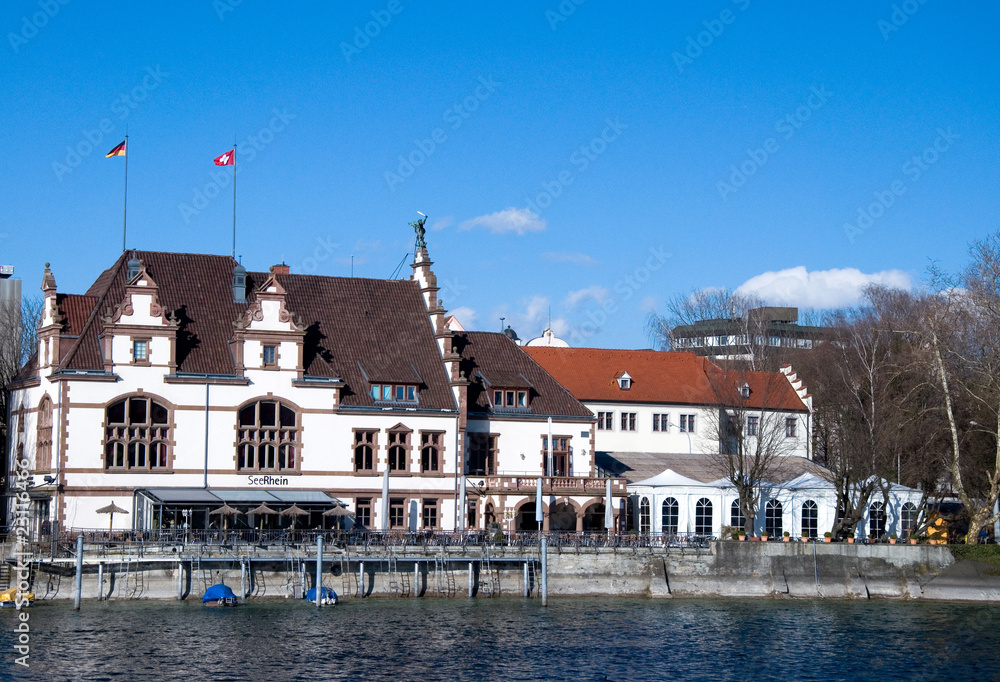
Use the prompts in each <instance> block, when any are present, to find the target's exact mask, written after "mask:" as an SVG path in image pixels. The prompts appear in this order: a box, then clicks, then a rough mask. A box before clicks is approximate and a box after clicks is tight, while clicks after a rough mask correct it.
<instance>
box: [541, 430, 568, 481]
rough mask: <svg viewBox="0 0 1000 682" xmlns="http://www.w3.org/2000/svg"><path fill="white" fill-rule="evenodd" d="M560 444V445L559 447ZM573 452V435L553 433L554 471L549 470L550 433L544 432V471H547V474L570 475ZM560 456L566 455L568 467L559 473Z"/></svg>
mask: <svg viewBox="0 0 1000 682" xmlns="http://www.w3.org/2000/svg"><path fill="white" fill-rule="evenodd" d="M557 445H558V447H557ZM572 454H573V436H569V435H565V434H559V433H553V434H552V467H553V469H554V470H553V471H549V470H548V469H549V435H548V434H547V433H545V434H542V471H544V472H546V473H545V475H546V476H569V472H570V471H571V470H572V464H573V463H572V461H571V457H572ZM560 457H564V458H565V460H566V468H565V470H564V471H563V473H561V474H557V473H556V471H557V470H558V467H557V466H556V463H557V462H558V461H559V458H560Z"/></svg>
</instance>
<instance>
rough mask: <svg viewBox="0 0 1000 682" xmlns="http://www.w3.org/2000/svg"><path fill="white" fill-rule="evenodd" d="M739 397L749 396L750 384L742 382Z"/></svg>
mask: <svg viewBox="0 0 1000 682" xmlns="http://www.w3.org/2000/svg"><path fill="white" fill-rule="evenodd" d="M740 397H741V398H749V397H750V384H743V385H742V386H740Z"/></svg>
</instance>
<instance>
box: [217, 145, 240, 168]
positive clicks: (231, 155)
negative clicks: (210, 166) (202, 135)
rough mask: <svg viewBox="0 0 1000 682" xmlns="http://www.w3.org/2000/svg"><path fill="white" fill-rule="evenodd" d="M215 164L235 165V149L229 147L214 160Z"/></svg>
mask: <svg viewBox="0 0 1000 682" xmlns="http://www.w3.org/2000/svg"><path fill="white" fill-rule="evenodd" d="M215 165H216V166H235V165H236V150H235V149H230V150H229V151H228V152H226V153H225V154H223V155H222V156H220V157H219V158H217V159H216V160H215Z"/></svg>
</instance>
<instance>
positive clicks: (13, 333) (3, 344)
mask: <svg viewBox="0 0 1000 682" xmlns="http://www.w3.org/2000/svg"><path fill="white" fill-rule="evenodd" d="M43 304H44V301H43V299H42V297H41V296H33V297H23V298H22V299H21V300H20V301H0V445H2V447H3V450H0V452H7V437H8V433H7V414H8V412H7V408H8V406H7V396H8V393H9V386H10V382H11V380H12V379H13V378H14V377H15V376H16V375H17V373H18V371H20V369H21V367H23V366H24V364H25V363H26V362H27V361H28V360H29V359H30V358H31V356H32V355H34V354H35V351H36V348H37V347H38V320H39V318H40V317H41V314H42V305H43Z"/></svg>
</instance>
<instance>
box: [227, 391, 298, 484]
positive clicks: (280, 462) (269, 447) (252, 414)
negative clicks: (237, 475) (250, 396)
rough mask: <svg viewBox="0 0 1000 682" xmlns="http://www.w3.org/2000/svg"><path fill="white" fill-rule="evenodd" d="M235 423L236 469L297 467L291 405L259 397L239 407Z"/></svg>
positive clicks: (293, 412)
mask: <svg viewBox="0 0 1000 682" xmlns="http://www.w3.org/2000/svg"><path fill="white" fill-rule="evenodd" d="M237 423H238V425H239V445H238V446H237V458H236V468H237V469H239V470H240V471H284V470H286V469H295V468H296V458H297V453H298V448H299V431H298V428H296V425H297V424H298V415H297V414H296V413H295V411H294V410H293V409H292V408H290V407H288V406H287V405H283V404H282V403H279V402H277V401H274V400H259V401H257V402H255V403H252V404H250V405H247V406H246V407H244V408H242V409H241V410H240V412H239V415H238V417H237Z"/></svg>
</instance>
